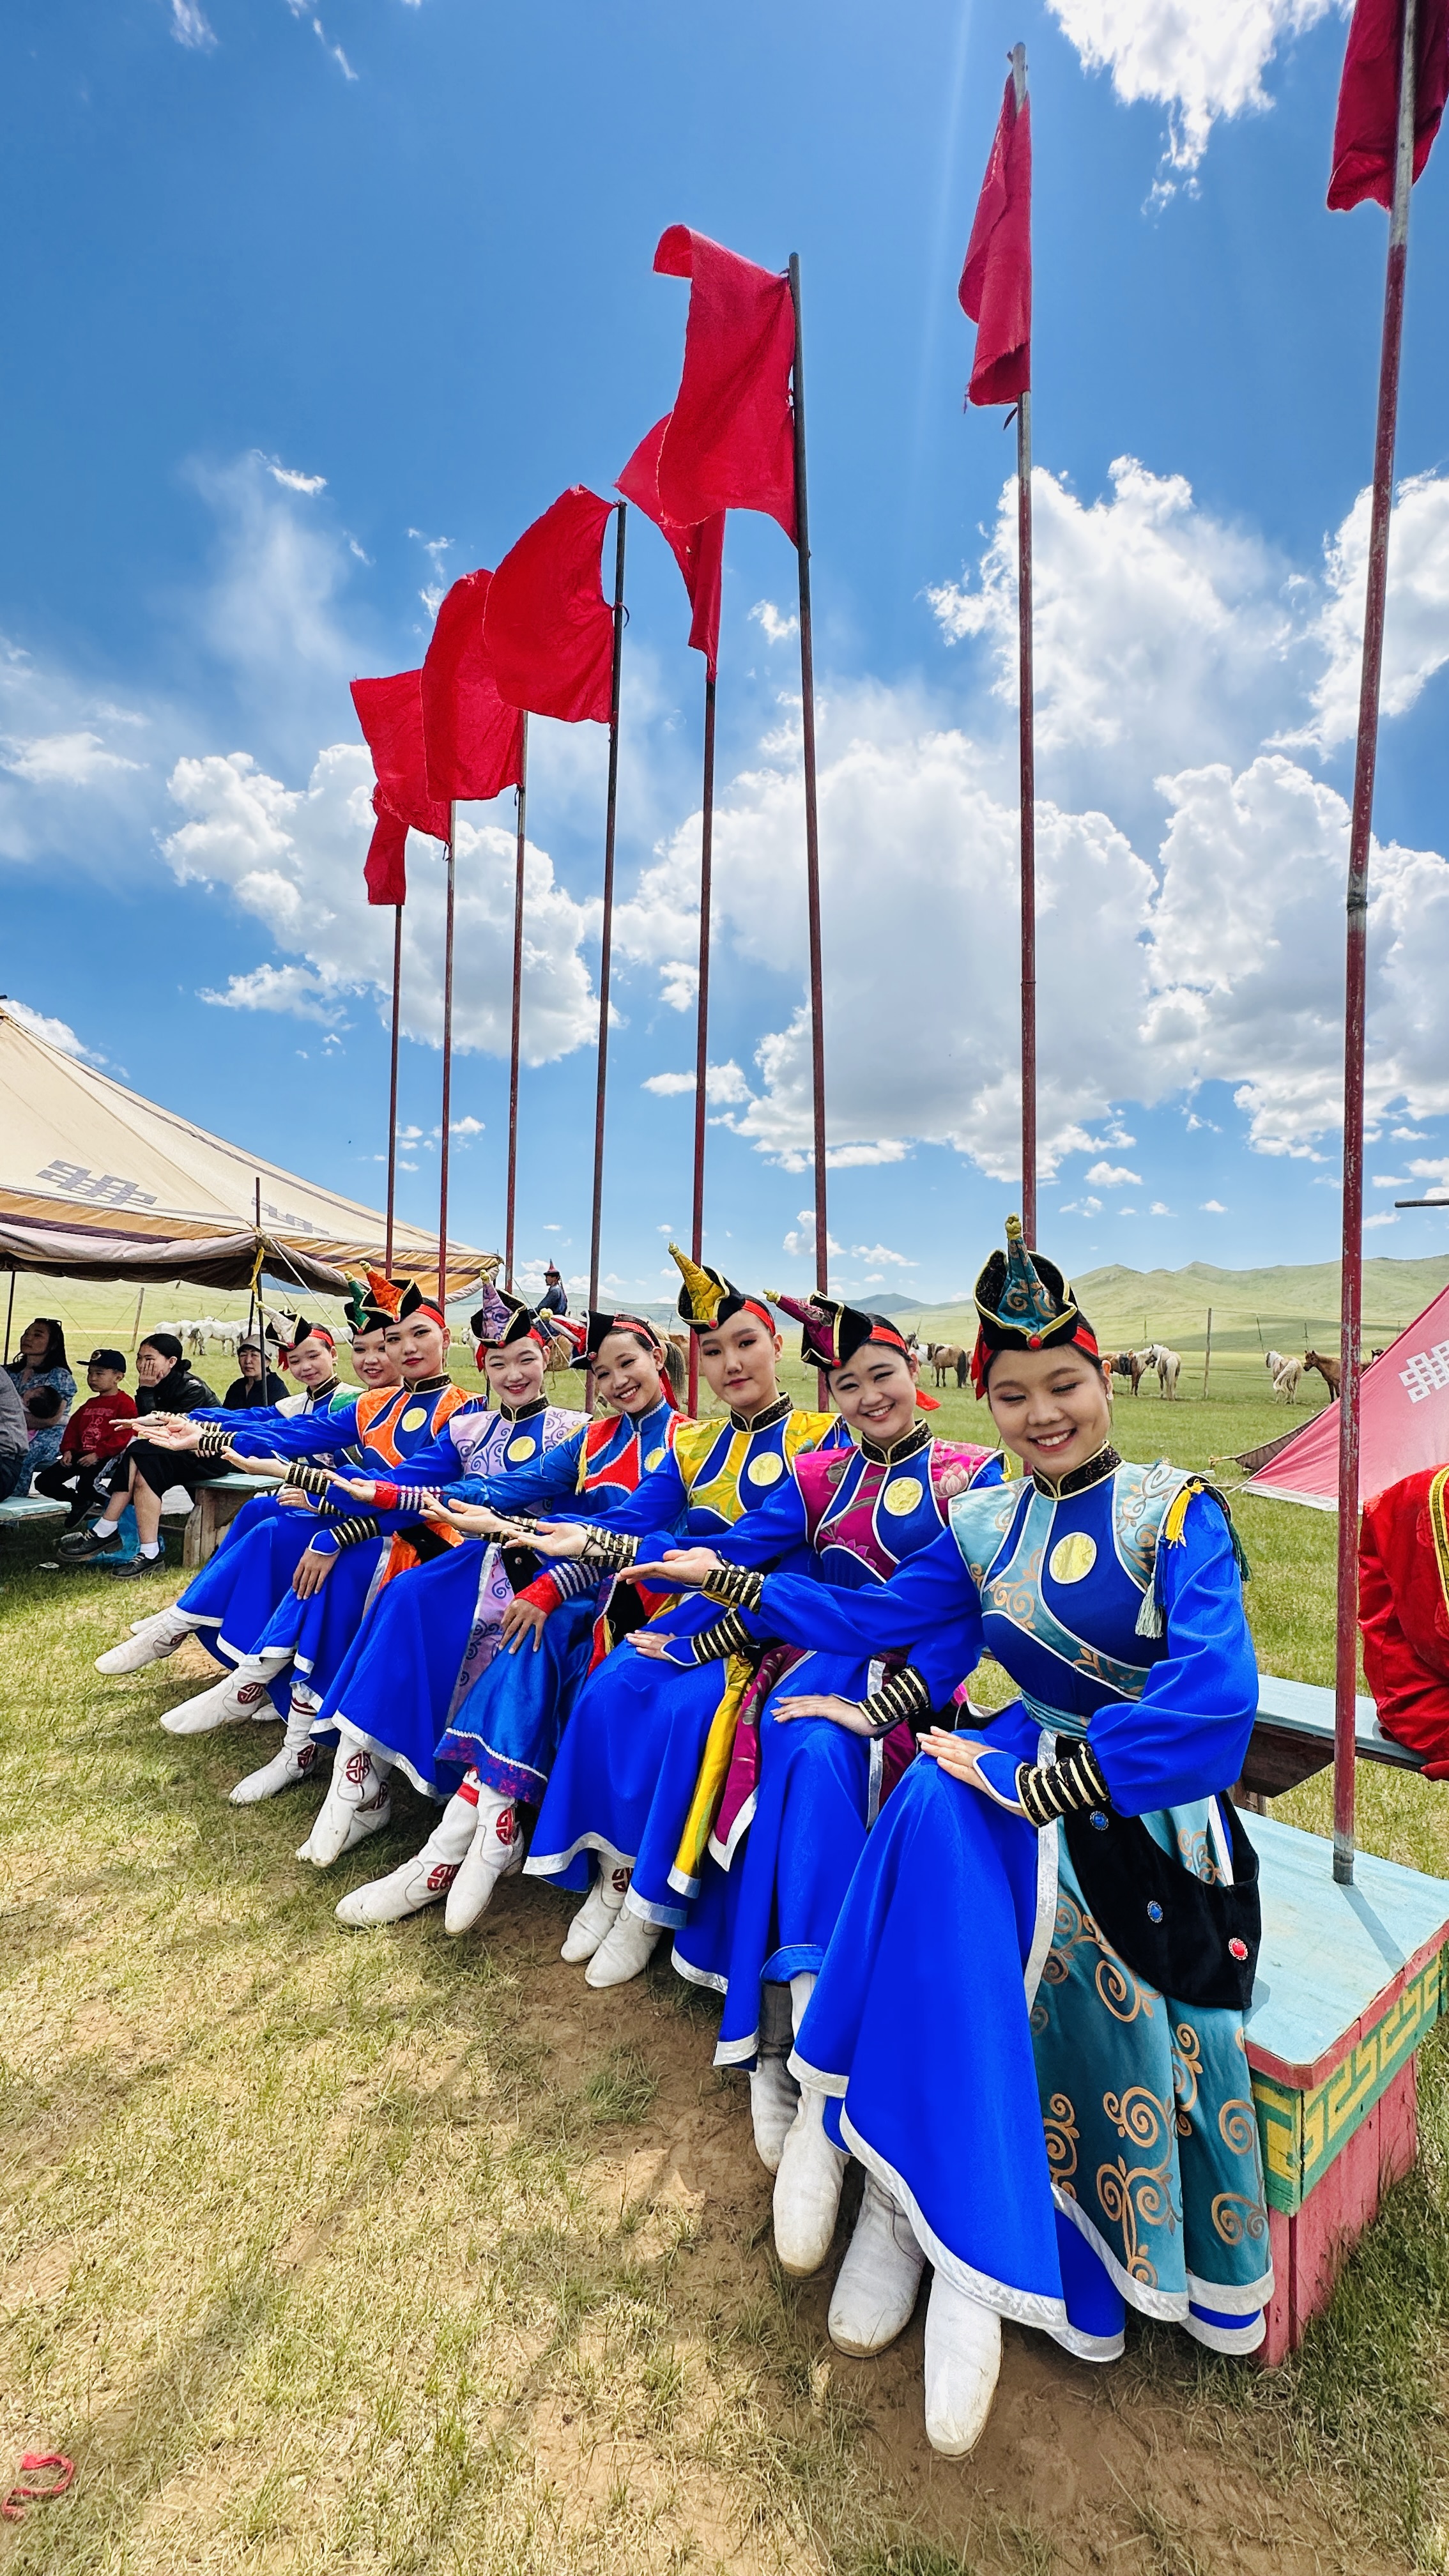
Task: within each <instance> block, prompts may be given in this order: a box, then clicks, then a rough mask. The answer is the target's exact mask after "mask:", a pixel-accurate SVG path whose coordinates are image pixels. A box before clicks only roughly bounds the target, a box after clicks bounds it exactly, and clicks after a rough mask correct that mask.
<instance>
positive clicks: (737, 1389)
mask: <svg viewBox="0 0 1449 2576" xmlns="http://www.w3.org/2000/svg"><path fill="white" fill-rule="evenodd" d="M781 1347H782V1346H781V1342H780V1336H779V1334H778V1333H772V1332H771V1331H770V1329H769V1327H768V1325H766V1324H764V1323H762V1322H761V1320H760V1318H759V1316H758V1315H755V1314H752V1313H751V1312H750V1311H749V1310H748V1308H742V1309H741V1311H740V1313H739V1314H738V1315H731V1317H730V1319H729V1322H728V1323H727V1324H721V1325H720V1326H719V1328H718V1330H717V1331H715V1332H713V1333H701V1335H700V1337H699V1365H700V1367H701V1368H702V1369H703V1371H704V1376H705V1383H706V1385H707V1386H708V1388H709V1391H710V1393H711V1395H717V1396H719V1397H720V1399H721V1401H722V1402H723V1403H725V1404H728V1405H731V1406H733V1408H734V1410H735V1412H736V1413H743V1414H746V1415H750V1414H755V1413H763V1412H764V1410H765V1407H766V1405H767V1404H773V1403H774V1401H775V1398H776V1396H777V1395H778V1394H779V1392H780V1382H779V1379H778V1377H777V1376H776V1367H777V1363H778V1361H779V1357H780V1351H781Z"/></svg>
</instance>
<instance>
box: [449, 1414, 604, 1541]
mask: <svg viewBox="0 0 1449 2576" xmlns="http://www.w3.org/2000/svg"><path fill="white" fill-rule="evenodd" d="M587 1428H588V1425H587V1424H586V1423H580V1425H579V1428H578V1430H577V1431H571V1432H570V1433H569V1436H568V1438H567V1440H556V1441H555V1442H554V1445H553V1447H552V1448H551V1449H546V1450H545V1451H544V1453H543V1456H542V1457H541V1458H535V1459H534V1460H533V1461H532V1462H531V1464H530V1465H528V1466H526V1467H501V1468H500V1469H499V1470H498V1472H497V1474H496V1475H493V1476H470V1477H469V1479H468V1483H469V1486H470V1488H472V1489H473V1490H471V1491H470V1492H469V1494H468V1496H467V1500H468V1501H469V1502H475V1503H486V1504H487V1505H488V1507H489V1509H490V1510H491V1511H495V1512H538V1513H541V1514H542V1515H544V1517H545V1518H548V1517H552V1516H555V1515H556V1513H557V1510H558V1507H559V1505H561V1504H564V1503H576V1504H578V1505H579V1507H580V1509H583V1508H584V1505H585V1499H586V1498H585V1497H584V1496H583V1495H581V1494H580V1492H579V1453H580V1451H581V1449H582V1447H583V1441H584V1434H585V1431H586V1430H587ZM459 1499H460V1500H461V1499H462V1497H461V1496H460V1497H459Z"/></svg>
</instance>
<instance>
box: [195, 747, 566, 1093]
mask: <svg viewBox="0 0 1449 2576" xmlns="http://www.w3.org/2000/svg"><path fill="white" fill-rule="evenodd" d="M170 785H171V794H172V796H173V798H174V799H175V802H176V803H177V804H178V805H179V806H180V807H181V809H182V812H183V813H184V814H185V815H186V816H187V817H188V819H187V821H185V822H184V823H182V824H181V825H180V826H179V827H178V828H177V829H176V830H175V831H173V832H171V833H170V834H168V835H167V837H166V839H165V840H164V841H163V843H162V849H163V852H164V855H165V857H166V858H167V859H168V860H169V862H170V864H171V867H172V868H173V870H174V872H175V874H176V875H177V877H178V878H180V879H181V880H182V882H183V883H185V882H188V881H201V882H204V883H209V884H221V885H225V886H227V887H229V888H230V890H231V892H232V893H233V894H234V895H235V897H236V899H237V900H238V902H239V903H241V904H242V905H243V907H244V908H245V909H246V910H247V911H250V912H253V913H256V914H258V915H259V916H260V917H261V918H262V919H264V920H265V921H266V923H267V926H268V928H269V930H270V932H271V934H272V936H273V938H274V939H275V940H276V942H277V944H278V946H279V947H281V948H283V949H289V950H291V951H292V952H293V953H294V954H296V955H299V956H300V957H302V958H304V959H305V960H306V961H307V966H306V969H303V968H289V967H266V968H262V969H259V970H258V974H257V976H253V977H243V978H241V979H239V980H240V982H241V983H242V984H243V985H244V986H255V987H256V989H257V990H258V992H259V993H262V992H278V991H280V992H282V993H285V994H286V995H288V996H289V997H292V998H289V999H287V1000H286V1001H284V1002H283V1004H282V1007H285V1008H291V1009H295V1008H297V1007H298V1003H299V1001H301V1002H306V1001H308V1000H310V1001H311V1002H312V1003H313V1005H314V1006H315V1007H313V1008H312V1009H310V1010H309V1011H308V1012H307V1016H309V1017H316V1016H318V1011H319V1008H321V1007H322V1005H323V1004H325V1005H326V1006H327V1007H329V1008H330V1006H331V1004H332V1003H333V1002H334V1001H335V1000H337V999H339V998H341V997H342V996H344V995H346V994H348V993H356V992H358V991H361V990H366V989H369V988H370V989H371V990H372V991H374V992H375V993H376V994H377V995H378V997H379V999H381V998H382V997H384V996H386V995H387V994H389V993H390V991H391V979H392V914H391V912H390V910H387V909H386V908H384V909H382V910H376V909H374V908H373V907H372V906H371V905H369V904H367V903H365V902H364V901H363V900H362V864H363V860H364V857H365V855H366V851H367V841H368V834H369V831H370V829H371V820H372V817H371V806H370V798H371V793H372V764H371V761H370V760H369V758H368V755H367V753H366V751H365V750H364V749H363V747H362V746H361V744H353V743H334V744H333V745H332V746H331V747H330V748H329V749H328V750H326V751H323V752H321V753H320V754H319V755H318V758H317V760H316V763H315V766H314V768H313V770H312V775H311V778H310V780H309V782H308V784H307V786H306V787H305V788H290V787H286V786H284V785H283V783H282V781H281V780H280V779H276V778H272V777H269V776H268V775H267V774H266V773H265V772H264V771H263V770H260V769H259V768H258V767H257V765H256V763H255V762H254V761H253V760H252V759H251V758H250V757H249V756H248V754H246V753H245V752H233V753H230V754H228V755H226V756H222V755H221V754H218V753H212V754H210V755H209V756H207V757H206V758H204V759H190V758H188V759H184V760H180V761H178V762H177V764H176V766H175V768H174V770H173V772H172V775H171V781H170ZM457 852H458V858H459V861H460V865H459V869H458V891H457V933H456V936H457V955H456V967H455V986H454V1006H453V1029H454V1037H455V1041H456V1043H457V1044H458V1045H459V1047H461V1048H463V1049H465V1050H466V1049H468V1048H473V1047H482V1048H487V1049H488V1050H489V1051H490V1052H492V1053H494V1054H504V1053H506V1052H507V1048H508V1044H509V1032H510V1025H511V1013H512V930H513V856H514V840H513V835H512V833H511V832H503V831H500V830H499V829H498V828H497V827H496V826H493V825H484V826H481V827H480V826H478V825H475V824H472V823H469V822H467V821H464V820H460V822H459V825H458V839H457ZM477 862H483V864H477ZM444 883H445V879H444V871H443V869H442V867H441V866H440V864H439V862H438V858H437V855H436V848H435V845H434V844H433V843H432V842H430V841H424V840H420V839H419V838H418V837H417V836H416V835H414V836H413V837H412V838H411V839H410V841H409V844H408V900H407V904H406V907H405V909H404V913H403V1026H404V1029H405V1031H406V1033H407V1034H408V1035H409V1036H411V1037H419V1038H423V1039H426V1040H428V1041H429V1042H431V1043H434V1044H436V1043H439V1042H440V1041H441V1034H442V975H441V960H442V927H443V895H444ZM525 907H526V909H525V935H524V974H523V1055H524V1058H525V1061H526V1062H527V1063H529V1064H531V1065H537V1064H543V1063H545V1062H547V1061H549V1060H551V1059H552V1058H554V1057H556V1056H559V1055H564V1054H567V1053H568V1052H569V1050H570V1049H571V1048H573V1047H576V1046H580V1045H583V1044H585V1043H586V1042H588V1041H590V1040H592V1038H593V1037H594V1035H595V1033H596V1030H597V1025H598V1005H597V1000H596V998H595V995H594V992H593V989H592V986H591V983H590V979H589V975H588V970H587V968H586V967H585V965H584V962H583V959H582V957H581V956H580V954H579V950H580V944H581V942H582V941H583V940H584V939H585V937H586V936H588V935H589V934H590V933H591V932H592V931H593V929H594V927H595V925H596V922H597V917H598V906H597V904H596V903H583V904H581V903H576V902H575V901H574V899H573V897H572V896H571V895H569V894H568V893H567V892H566V891H565V890H564V889H563V888H562V887H561V886H559V885H557V884H556V883H555V879H554V871H553V866H552V862H551V861H550V859H549V858H548V857H547V856H546V854H545V853H544V852H543V851H542V850H539V849H536V848H535V847H534V846H533V845H532V844H531V843H530V845H529V847H528V850H527V854H526V859H525ZM307 969H310V970H312V980H311V981H310V982H309V981H308V977H307ZM259 979H260V980H259ZM267 979H273V980H272V981H271V982H270V983H269V982H268V981H267ZM277 979H280V981H278V980H277ZM221 998H222V999H223V1000H224V1001H225V1002H227V1003H228V1004H232V1002H233V996H232V993H231V992H228V993H227V994H226V995H224V996H222V997H221ZM238 1000H239V1002H240V1006H241V1007H262V1008H276V1007H278V1005H277V1003H276V1002H275V1001H272V1000H261V1001H259V1002H249V1001H248V999H247V997H246V996H245V995H242V996H239V997H238Z"/></svg>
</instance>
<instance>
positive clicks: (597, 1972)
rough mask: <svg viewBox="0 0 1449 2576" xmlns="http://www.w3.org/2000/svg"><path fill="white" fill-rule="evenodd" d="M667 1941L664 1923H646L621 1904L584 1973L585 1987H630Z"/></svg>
mask: <svg viewBox="0 0 1449 2576" xmlns="http://www.w3.org/2000/svg"><path fill="white" fill-rule="evenodd" d="M663 1938H664V1926H663V1924H662V1923H646V1922H645V1921H644V1919H643V1917H642V1915H638V1914H631V1913H630V1911H629V1908H628V1906H627V1905H621V1906H620V1908H619V1911H618V1913H617V1914H616V1915H615V1917H614V1925H613V1929H612V1931H610V1932H606V1933H605V1935H604V1937H603V1939H602V1941H601V1942H600V1943H599V1946H598V1948H597V1950H596V1951H595V1952H594V1955H593V1957H592V1959H591V1960H590V1961H589V1964H588V1966H587V1967H586V1968H585V1970H584V1983H585V1985H586V1986H595V1987H598V1986H627V1984H628V1983H629V1980H630V1978H631V1977H641V1976H642V1975H643V1973H644V1971H645V1969H646V1968H647V1967H648V1965H649V1962H650V1960H651V1959H652V1958H653V1956H654V1953H655V1951H656V1950H657V1949H658V1947H659V1944H660V1942H661V1941H662V1939H663Z"/></svg>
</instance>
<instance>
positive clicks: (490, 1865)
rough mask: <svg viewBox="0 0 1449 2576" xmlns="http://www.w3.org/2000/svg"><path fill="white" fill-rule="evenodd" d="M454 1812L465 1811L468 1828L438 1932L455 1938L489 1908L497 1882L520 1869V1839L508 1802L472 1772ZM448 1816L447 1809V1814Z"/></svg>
mask: <svg viewBox="0 0 1449 2576" xmlns="http://www.w3.org/2000/svg"><path fill="white" fill-rule="evenodd" d="M453 1807H461V1808H462V1809H463V1810H464V1813H465V1814H467V1815H468V1816H469V1817H470V1820H471V1823H472V1828H473V1830H472V1833H471V1835H470V1836H469V1841H468V1848H467V1851H466V1853H465V1855H464V1859H463V1865H462V1867H461V1869H460V1870H459V1872H458V1875H457V1877H456V1878H455V1879H454V1881H453V1884H452V1886H451V1887H450V1888H449V1890H448V1902H447V1904H446V1906H445V1907H444V1909H443V1929H444V1931H445V1932H450V1933H453V1934H455V1935H456V1934H457V1933H459V1932H471V1931H472V1929H473V1926H474V1924H475V1923H478V1922H481V1920H482V1918H483V1916H484V1915H485V1914H486V1913H487V1911H488V1908H489V1906H490V1905H491V1904H492V1902H493V1891H494V1889H495V1888H496V1887H497V1886H498V1884H499V1881H500V1880H501V1879H505V1878H512V1877H513V1876H514V1875H515V1873H516V1872H517V1871H518V1870H520V1869H522V1867H523V1836H522V1834H521V1832H520V1831H519V1825H518V1816H517V1812H516V1810H515V1808H514V1804H513V1800H512V1799H511V1798H500V1797H499V1795H498V1793H497V1791H496V1789H485V1788H484V1786H483V1783H482V1781H481V1780H480V1779H479V1777H478V1774H477V1772H476V1771H470V1772H469V1774H468V1777H467V1779H466V1780H465V1781H464V1783H463V1786H462V1788H461V1789H460V1790H459V1791H458V1794H457V1796H456V1798H455V1799H454V1800H453ZM452 1811H453V1809H452V1807H450V1808H449V1810H448V1812H449V1814H450V1815H451V1814H452Z"/></svg>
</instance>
